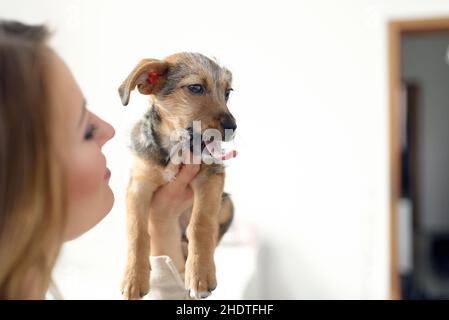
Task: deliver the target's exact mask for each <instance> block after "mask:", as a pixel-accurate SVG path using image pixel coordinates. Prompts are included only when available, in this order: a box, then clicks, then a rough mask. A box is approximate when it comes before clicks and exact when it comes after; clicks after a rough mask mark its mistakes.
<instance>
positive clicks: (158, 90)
mask: <svg viewBox="0 0 449 320" xmlns="http://www.w3.org/2000/svg"><path fill="white" fill-rule="evenodd" d="M231 83H232V74H231V72H230V71H229V70H227V69H225V68H223V67H220V66H219V65H218V64H217V63H216V62H214V61H213V60H211V59H209V58H207V57H205V56H203V55H201V54H198V53H178V54H174V55H171V56H169V57H167V58H165V59H163V60H157V59H144V60H142V61H140V62H139V63H138V64H137V66H136V67H135V68H134V69H133V70H132V72H131V73H130V75H129V76H128V77H127V78H126V80H125V81H124V82H123V83H122V85H121V86H120V88H119V94H120V98H121V101H122V104H123V105H124V106H126V105H128V102H129V98H130V93H131V91H132V90H134V89H135V87H137V88H138V90H139V92H140V93H141V94H145V95H151V101H152V105H151V106H150V108H149V110H148V111H147V113H146V114H145V116H144V117H143V119H141V120H140V121H138V122H137V123H136V124H135V126H134V127H133V129H132V133H131V150H132V153H133V158H134V161H133V164H132V168H131V175H130V180H129V184H128V188H127V194H126V205H127V231H128V261H127V266H126V271H125V275H124V279H123V282H122V292H123V295H124V297H125V298H126V299H138V298H141V297H143V296H144V295H145V294H147V293H148V291H149V289H150V288H149V283H150V280H149V277H150V268H151V267H150V263H149V255H150V237H151V235H150V234H149V233H148V217H149V215H150V214H151V212H149V207H150V203H151V198H152V195H153V193H154V192H155V190H156V189H158V188H159V187H160V186H161V185H163V184H165V183H167V182H169V181H170V180H172V179H174V177H175V176H176V174H177V173H178V171H179V169H180V166H181V163H180V161H173V160H174V156H175V155H176V156H178V155H179V152H180V151H182V150H184V149H185V148H182V150H181V149H180V148H179V146H185V145H186V143H185V142H186V134H176V132H178V133H179V129H185V130H181V131H182V132H184V133H187V138H189V139H190V142H188V143H190V144H191V141H192V139H191V138H193V140H194V141H195V137H200V139H201V135H204V134H205V133H206V131H207V130H215V132H218V133H219V136H221V137H223V136H224V137H225V140H230V139H232V138H233V133H234V131H235V129H236V127H237V125H236V122H235V119H234V117H233V116H232V114H231V113H230V111H229V109H228V107H227V101H228V98H229V94H230V92H231V91H232V87H231ZM174 133H175V134H174ZM203 140H204V139H203ZM220 140H221V139H220ZM217 143H218V144H217ZM211 145H213V147H212V148H211ZM217 147H218V149H219V147H220V145H219V141H218V139H217V137H216V135H215V136H214V135H212V138H211V137H210V135H209V138H207V140H206V141H201V143H200V144H199V147H198V144H197V147H196V148H195V146H194V145H190V147H188V149H191V150H192V151H193V156H194V159H197V160H198V159H199V160H200V161H201V159H203V163H202V164H201V169H200V172H199V173H198V175H197V176H196V177H195V179H194V180H193V181H192V183H191V187H192V190H193V192H194V198H193V207H192V208H191V209H190V210H188V212H185V213H184V214H183V215H182V217H181V219H180V220H181V221H180V227H181V228H183V234H184V237H183V241H184V242H185V247H186V248H187V250H186V251H185V255H186V265H185V286H186V289H188V290H189V291H190V295H191V297H192V298H197V299H198V298H205V297H207V296H209V295H210V293H211V291H212V290H214V289H215V287H216V285H217V281H216V275H215V263H214V250H215V248H216V246H217V244H218V242H219V240H220V239H221V237H222V236H223V234H224V233H225V232H226V230H227V229H228V227H229V225H230V223H231V221H232V218H233V204H232V201H231V199H230V197H229V195H228V194H226V193H224V192H223V186H224V180H225V170H224V166H223V163H222V162H220V161H212V162H211V161H209V162H208V163H204V157H203V158H202V156H204V155H206V156H209V160H211V159H212V160H217V159H221V160H223V159H228V158H232V157H234V156H235V155H236V152H235V151H232V152H231V153H227V154H224V153H219V152H218V155H217V151H216V150H215V149H217ZM184 151H185V150H184ZM181 154H182V152H181ZM181 158H182V159H183V160H186V158H185V152H184V157H182V156H181ZM180 240H181V239H180Z"/></svg>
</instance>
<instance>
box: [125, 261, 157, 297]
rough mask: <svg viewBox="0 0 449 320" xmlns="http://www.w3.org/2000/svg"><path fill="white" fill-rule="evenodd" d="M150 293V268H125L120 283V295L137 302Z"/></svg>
mask: <svg viewBox="0 0 449 320" xmlns="http://www.w3.org/2000/svg"><path fill="white" fill-rule="evenodd" d="M149 291H150V266H148V268H140V270H139V268H136V267H127V268H126V272H125V276H124V277H123V281H122V294H123V297H124V298H125V299H127V300H137V299H140V298H142V297H144V296H145V295H146V294H147V293H148V292H149Z"/></svg>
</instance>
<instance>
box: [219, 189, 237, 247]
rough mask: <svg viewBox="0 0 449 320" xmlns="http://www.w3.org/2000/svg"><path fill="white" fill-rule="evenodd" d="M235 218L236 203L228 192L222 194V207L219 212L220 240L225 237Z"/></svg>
mask: <svg viewBox="0 0 449 320" xmlns="http://www.w3.org/2000/svg"><path fill="white" fill-rule="evenodd" d="M233 219H234V204H233V203H232V200H231V197H230V196H229V194H227V193H226V192H223V194H222V196H221V208H220V212H219V213H218V242H220V240H221V238H223V236H224V234H225V233H226V231H228V229H229V227H230V226H231V223H232V220H233Z"/></svg>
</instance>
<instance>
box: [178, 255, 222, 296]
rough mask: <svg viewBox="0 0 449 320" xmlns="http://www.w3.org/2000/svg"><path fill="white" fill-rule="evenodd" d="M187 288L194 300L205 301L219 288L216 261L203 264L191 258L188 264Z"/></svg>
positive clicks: (186, 274)
mask: <svg viewBox="0 0 449 320" xmlns="http://www.w3.org/2000/svg"><path fill="white" fill-rule="evenodd" d="M185 286H186V289H187V290H189V292H190V297H191V298H192V299H204V298H207V297H208V296H210V295H211V293H212V291H213V290H215V288H216V287H217V279H216V276H215V263H214V261H213V260H212V261H208V262H204V260H203V262H201V260H200V259H198V257H197V258H194V257H192V256H189V257H188V258H187V262H186V271H185Z"/></svg>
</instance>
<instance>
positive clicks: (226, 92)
mask: <svg viewBox="0 0 449 320" xmlns="http://www.w3.org/2000/svg"><path fill="white" fill-rule="evenodd" d="M233 90H234V89H232V88H231V89H228V90H226V91H225V100H226V101H228V99H229V95H230V94H231V91H233Z"/></svg>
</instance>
